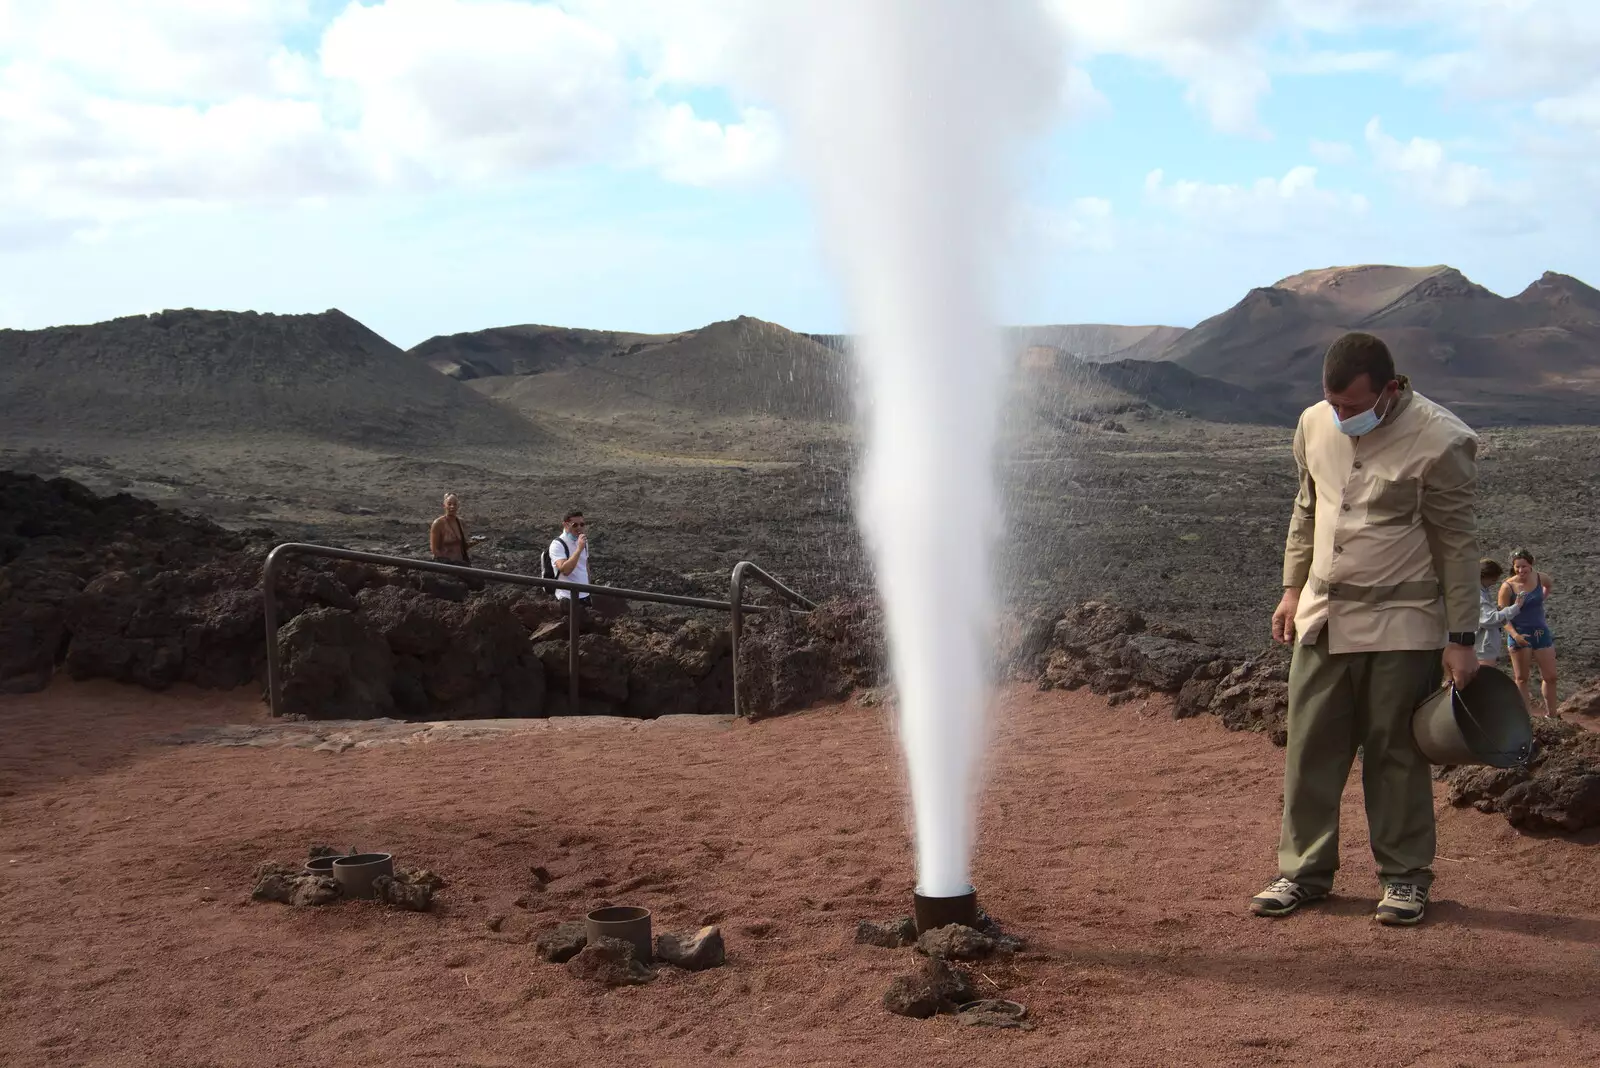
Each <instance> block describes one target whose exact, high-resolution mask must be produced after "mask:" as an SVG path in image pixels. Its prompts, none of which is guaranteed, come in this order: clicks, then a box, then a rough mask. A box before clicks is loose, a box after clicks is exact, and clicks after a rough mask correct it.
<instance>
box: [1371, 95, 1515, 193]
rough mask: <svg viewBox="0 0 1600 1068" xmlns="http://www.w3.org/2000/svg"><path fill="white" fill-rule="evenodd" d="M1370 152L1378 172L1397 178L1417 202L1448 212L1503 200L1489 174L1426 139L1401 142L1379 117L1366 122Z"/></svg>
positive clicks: (1442, 146)
mask: <svg viewBox="0 0 1600 1068" xmlns="http://www.w3.org/2000/svg"><path fill="white" fill-rule="evenodd" d="M1366 137H1367V148H1368V149H1369V150H1370V151H1371V153H1372V159H1373V162H1374V163H1375V164H1376V165H1377V166H1378V169H1379V170H1382V171H1386V172H1388V173H1390V174H1392V175H1394V176H1395V178H1396V179H1397V180H1398V181H1399V182H1400V184H1401V185H1402V186H1404V187H1405V188H1406V189H1408V190H1410V191H1411V192H1412V193H1413V194H1414V195H1416V196H1417V197H1418V198H1420V199H1422V200H1424V201H1427V202H1429V203H1431V204H1435V205H1438V206H1440V207H1446V208H1467V207H1471V206H1473V205H1476V204H1483V203H1486V202H1489V201H1496V200H1499V199H1501V191H1500V190H1499V188H1498V187H1497V186H1496V184H1495V181H1494V179H1493V177H1492V176H1491V175H1490V174H1489V172H1488V171H1487V170H1485V169H1484V168H1482V167H1479V166H1477V165H1475V164H1471V163H1462V162H1460V161H1459V160H1452V159H1450V158H1448V156H1447V155H1446V153H1445V148H1444V145H1443V144H1441V143H1440V142H1438V141H1433V140H1430V139H1428V138H1425V137H1413V138H1411V139H1410V140H1409V141H1400V140H1399V139H1397V138H1395V137H1391V136H1390V135H1389V134H1387V133H1385V132H1384V130H1383V124H1382V123H1381V122H1380V121H1379V120H1378V118H1377V117H1376V116H1374V117H1373V118H1372V119H1370V120H1368V122H1367V129H1366Z"/></svg>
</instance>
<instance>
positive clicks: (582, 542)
mask: <svg viewBox="0 0 1600 1068" xmlns="http://www.w3.org/2000/svg"><path fill="white" fill-rule="evenodd" d="M588 547H589V535H587V534H579V535H578V547H577V549H576V550H574V555H577V554H578V553H581V552H583V550H585V549H587V548H588Z"/></svg>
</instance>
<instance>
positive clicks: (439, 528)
mask: <svg viewBox="0 0 1600 1068" xmlns="http://www.w3.org/2000/svg"><path fill="white" fill-rule="evenodd" d="M460 509H461V502H460V501H459V500H457V499H456V495H455V494H454V493H446V494H445V495H444V515H442V516H440V517H439V518H438V519H435V520H434V521H433V526H431V527H429V528H428V551H429V552H431V553H433V558H434V559H435V560H437V561H439V562H440V563H442V564H465V565H467V566H469V567H470V566H471V565H472V559H471V558H470V557H469V556H468V555H467V528H466V527H465V526H463V525H462V523H461V516H460V515H459V514H458V513H459V511H460Z"/></svg>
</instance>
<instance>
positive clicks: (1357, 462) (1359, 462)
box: [1351, 460, 1361, 471]
mask: <svg viewBox="0 0 1600 1068" xmlns="http://www.w3.org/2000/svg"><path fill="white" fill-rule="evenodd" d="M1351 466H1353V467H1354V468H1355V469H1356V470H1357V471H1359V470H1361V461H1360V460H1357V461H1356V462H1355V463H1354V464H1353V465H1351Z"/></svg>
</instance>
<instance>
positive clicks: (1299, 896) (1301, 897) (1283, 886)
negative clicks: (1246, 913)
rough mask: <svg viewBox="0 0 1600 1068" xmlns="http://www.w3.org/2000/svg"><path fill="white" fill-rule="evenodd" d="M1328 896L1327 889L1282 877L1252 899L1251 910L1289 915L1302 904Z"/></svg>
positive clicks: (1257, 912)
mask: <svg viewBox="0 0 1600 1068" xmlns="http://www.w3.org/2000/svg"><path fill="white" fill-rule="evenodd" d="M1327 896H1328V892H1327V891H1326V890H1317V889H1314V888H1313V887H1309V886H1305V885H1303V884H1301V883H1297V882H1295V881H1294V880H1293V879H1284V878H1281V877H1280V878H1277V879H1274V880H1272V883H1271V884H1270V885H1269V886H1268V887H1267V888H1266V889H1265V890H1263V891H1261V893H1259V894H1257V895H1256V896H1255V897H1253V898H1251V899H1250V911H1251V912H1253V913H1255V914H1256V915H1257V916H1287V915H1289V913H1291V912H1293V911H1294V910H1295V909H1297V908H1299V907H1300V906H1301V905H1309V904H1311V903H1312V902H1313V901H1321V900H1322V899H1323V898H1325V897H1327Z"/></svg>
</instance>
